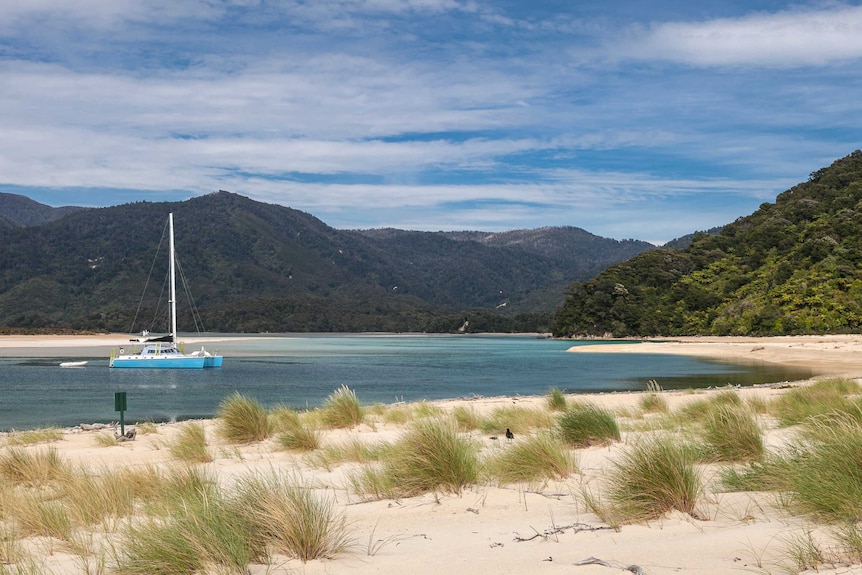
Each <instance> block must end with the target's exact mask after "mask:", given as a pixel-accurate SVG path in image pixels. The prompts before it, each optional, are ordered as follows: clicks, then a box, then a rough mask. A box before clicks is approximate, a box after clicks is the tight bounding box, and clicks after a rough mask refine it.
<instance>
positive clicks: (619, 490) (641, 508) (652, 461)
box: [607, 436, 703, 523]
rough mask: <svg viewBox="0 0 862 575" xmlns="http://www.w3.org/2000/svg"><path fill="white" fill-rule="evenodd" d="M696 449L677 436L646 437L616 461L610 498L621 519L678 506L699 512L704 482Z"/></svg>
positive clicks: (645, 517) (655, 515)
mask: <svg viewBox="0 0 862 575" xmlns="http://www.w3.org/2000/svg"><path fill="white" fill-rule="evenodd" d="M696 460H697V454H696V451H695V449H694V448H693V447H692V446H690V445H687V444H685V443H681V442H680V441H679V438H677V437H673V436H651V437H646V438H643V439H642V440H641V441H639V442H637V443H636V444H635V445H634V446H632V447H631V448H629V449H628V450H626V451H625V452H624V453H623V455H622V456H621V457H620V458H619V459H618V460H616V461H614V463H613V469H612V470H611V472H610V475H609V477H608V492H607V499H608V501H609V505H610V509H611V512H612V515H613V516H614V517H616V518H617V520H618V521H619V522H621V523H630V522H638V521H648V520H651V519H656V518H658V517H661V516H662V515H664V514H665V513H667V512H669V511H672V510H678V511H681V512H683V513H688V514H689V515H692V516H697V512H696V506H697V504H698V501H699V498H700V497H701V495H702V493H703V483H702V481H701V478H700V475H699V474H698V472H697V470H696V469H695V462H696Z"/></svg>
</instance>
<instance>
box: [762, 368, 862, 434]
mask: <svg viewBox="0 0 862 575" xmlns="http://www.w3.org/2000/svg"><path fill="white" fill-rule="evenodd" d="M858 393H860V387H859V384H858V383H856V382H855V381H853V380H850V379H824V380H820V381H817V382H815V383H813V384H811V385H807V386H804V387H796V388H793V389H791V390H790V391H788V392H787V393H785V394H784V395H782V396H781V397H779V398H778V399H776V400H774V401H773V402H772V404H771V410H770V411H771V413H772V415H773V416H775V417H776V418H777V419H778V422H779V425H781V426H782V427H789V426H791V425H796V424H798V423H802V422H803V421H805V420H806V419H809V418H811V417H815V416H820V415H825V414H828V413H833V412H837V413H840V412H845V413H846V412H850V411H852V410H853V409H854V405H855V404H854V402H853V401H852V400H851V399H849V398H848V397H847V396H848V395H852V394H858Z"/></svg>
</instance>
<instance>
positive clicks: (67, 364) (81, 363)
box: [60, 361, 87, 367]
mask: <svg viewBox="0 0 862 575" xmlns="http://www.w3.org/2000/svg"><path fill="white" fill-rule="evenodd" d="M86 365H87V362H86V361H64V362H63V363H61V364H60V367H84V366H86Z"/></svg>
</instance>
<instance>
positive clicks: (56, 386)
mask: <svg viewBox="0 0 862 575" xmlns="http://www.w3.org/2000/svg"><path fill="white" fill-rule="evenodd" d="M586 344H593V345H615V343H614V342H599V343H595V342H572V341H561V340H553V339H545V338H537V337H534V336H474V335H302V336H295V337H293V336H291V337H288V336H285V337H272V336H261V337H245V338H243V339H238V340H229V341H222V342H218V341H217V340H214V341H213V342H212V343H211V344H205V345H206V347H207V348H208V349H209V350H210V351H218V352H220V353H222V354H223V355H224V356H225V360H224V366H223V367H222V368H219V369H207V370H146V369H143V370H136V369H128V370H126V369H110V368H108V361H107V357H81V358H77V359H86V360H88V361H89V364H88V365H87V367H85V368H74V369H64V368H60V367H59V363H60V362H61V361H70V359H72V358H69V357H63V358H59V357H58V358H50V357H39V358H25V357H21V358H14V357H6V358H0V430H9V429H13V428H14V429H26V428H35V427H44V426H72V425H77V424H79V423H93V422H110V421H116V420H117V419H118V414H117V413H116V412H115V411H114V393H116V392H119V391H124V392H126V393H127V402H128V411H126V413H125V418H126V421H127V422H136V421H174V420H182V419H192V418H206V417H212V416H213V415H214V414H215V413H216V411H217V410H218V406H219V403H220V402H221V401H222V400H223V399H224V398H225V397H228V396H229V395H231V394H233V393H235V392H239V393H242V394H243V395H245V396H248V397H251V398H254V399H256V400H258V401H260V402H261V403H262V404H264V405H265V406H267V407H272V406H275V405H286V406H289V407H293V408H297V409H305V408H313V407H317V406H319V405H321V404H322V403H323V401H324V400H325V399H326V397H327V396H328V395H329V394H330V393H332V392H333V391H334V390H336V389H338V388H339V387H340V386H342V385H346V386H348V387H349V388H350V389H352V390H354V391H355V392H356V395H357V397H358V398H359V399H360V401H362V402H363V403H364V404H373V403H393V402H398V401H419V400H437V399H447V398H457V397H472V396H485V397H489V396H515V395H525V396H526V395H542V394H545V393H547V392H548V390H549V389H550V388H554V387H556V388H559V389H562V390H564V391H566V392H567V393H592V392H615V391H635V390H643V389H644V388H645V386H646V384H647V382H648V381H649V380H651V379H654V380H656V381H657V382H658V383H659V384H660V385H661V386H662V387H663V388H664V389H684V388H701V387H709V386H715V387H720V386H725V385H743V386H744V385H752V384H758V383H772V382H777V381H794V380H799V379H806V378H808V377H811V375H813V374H812V372H811V371H810V370H803V369H797V368H786V367H782V366H778V365H772V364H747V365H736V364H730V363H721V362H714V361H706V360H703V359H699V358H692V357H685V356H674V355H653V354H619V355H608V354H599V353H596V354H591V353H567V352H566V350H567V349H568V348H570V347H572V346H573V345H586Z"/></svg>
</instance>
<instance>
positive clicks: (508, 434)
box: [506, 427, 515, 441]
mask: <svg viewBox="0 0 862 575" xmlns="http://www.w3.org/2000/svg"><path fill="white" fill-rule="evenodd" d="M506 439H508V440H510V441H511V440H512V439H515V434H514V433H512V430H511V429H509V428H508V427H507V428H506Z"/></svg>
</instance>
